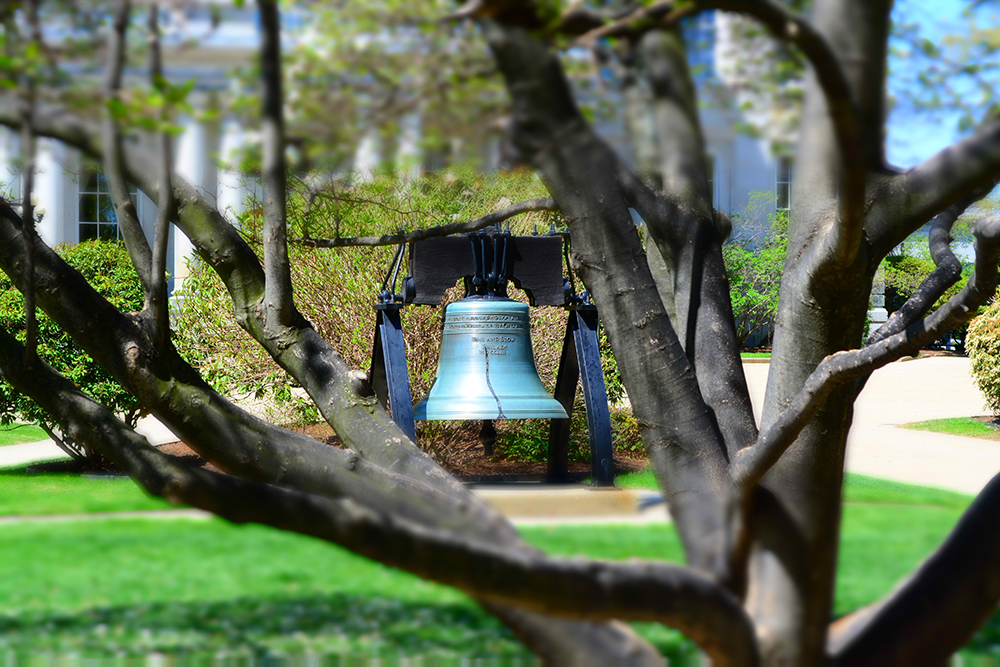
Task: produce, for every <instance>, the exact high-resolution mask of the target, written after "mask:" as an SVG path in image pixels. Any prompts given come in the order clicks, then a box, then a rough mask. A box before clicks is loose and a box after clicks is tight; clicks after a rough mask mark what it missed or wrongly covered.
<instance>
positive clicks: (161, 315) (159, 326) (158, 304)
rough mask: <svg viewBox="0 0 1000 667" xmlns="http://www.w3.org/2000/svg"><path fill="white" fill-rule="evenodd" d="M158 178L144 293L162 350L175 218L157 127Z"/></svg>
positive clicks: (155, 30)
mask: <svg viewBox="0 0 1000 667" xmlns="http://www.w3.org/2000/svg"><path fill="white" fill-rule="evenodd" d="M158 15H159V6H158V5H157V4H156V3H153V4H152V5H150V7H149V73H150V78H151V79H152V84H153V86H155V87H157V88H159V87H160V86H161V82H162V80H163V63H162V61H161V57H160V28H159V25H158ZM166 114H167V110H166V109H165V110H164V111H163V117H161V119H160V121H161V122H166V120H167V119H166ZM158 139H159V150H160V177H159V183H158V188H159V195H160V196H159V199H158V200H157V202H156V226H155V227H154V229H153V256H152V263H151V267H150V279H149V292H148V293H147V294H146V308H147V309H148V310H149V315H150V319H151V320H152V324H153V336H152V337H153V345H154V346H155V347H156V348H157V349H161V348H162V347H163V346H164V344H165V343H166V341H167V340H168V339H169V337H170V318H169V313H168V310H167V241H168V240H169V232H170V221H171V220H172V219H173V217H174V210H175V208H176V206H175V205H174V189H173V185H172V183H171V179H170V173H171V166H170V165H171V163H172V162H173V158H172V153H171V145H170V133H169V132H167V129H166V128H165V127H164V128H160V133H159V137H158Z"/></svg>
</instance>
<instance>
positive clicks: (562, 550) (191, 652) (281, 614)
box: [0, 473, 1000, 663]
mask: <svg viewBox="0 0 1000 667" xmlns="http://www.w3.org/2000/svg"><path fill="white" fill-rule="evenodd" d="M53 477H55V478H58V479H56V480H55V481H50V482H49V484H50V486H49V487H48V488H47V490H44V491H42V492H40V493H38V494H35V495H36V500H35V501H33V502H35V503H40V502H41V501H40V500H38V498H41V497H45V496H51V498H52V500H51V502H50V505H49V506H50V508H51V509H53V510H54V511H60V512H65V511H67V509H66V508H65V507H64V508H63V509H59V508H57V507H56V504H57V502H56V499H57V498H62V499H63V500H64V501H65V500H67V499H70V498H71V497H75V496H80V495H87V494H88V493H90V491H88V489H90V490H92V491H94V492H95V495H97V496H102V495H103V500H101V501H100V503H97V504H94V505H88V504H86V503H84V504H83V505H82V506H83V507H106V506H107V504H108V503H112V504H114V503H115V502H122V503H125V502H126V501H128V502H138V500H141V499H142V497H141V492H139V491H138V489H136V490H135V491H127V490H126V489H128V486H127V485H128V484H131V483H130V482H128V480H107V479H76V480H67V479H66V476H53ZM651 479H652V478H651V476H649V475H647V477H646V482H645V484H646V485H647V486H648V484H649V483H650V482H651ZM620 480H621V481H622V482H623V483H629V482H636V483H637V484H639V483H640V482H641V481H642V473H638V474H636V475H635V476H622V477H621V478H620ZM12 483H16V484H20V486H19V487H17V489H18V490H17V491H16V492H15V493H14V494H9V493H0V499H2V500H3V502H6V503H9V502H10V501H9V497H10V496H11V495H18V496H24V497H28V496H31V495H32V494H31V492H30V488H31V486H32V485H33V484H39V485H40V484H41V480H40V479H38V478H37V477H35V478H29V477H28V476H25V475H23V474H22V475H21V476H18V475H15V474H11V473H6V474H5V475H4V476H3V477H0V489H3V490H4V491H7V489H9V488H13V487H11V486H10V485H11V484H12ZM118 484H121V486H116V485H118ZM39 488H40V489H41V488H43V487H41V486H39ZM640 488H644V487H642V486H641V484H640ZM109 489H110V491H109ZM135 494H140V495H138V496H136V495H135ZM845 494H846V496H847V497H848V499H849V501H850V502H849V503H848V504H847V505H846V506H845V509H844V520H843V521H844V523H843V538H842V543H841V560H840V572H839V579H838V583H837V591H836V605H835V613H836V614H838V615H839V614H843V613H846V612H849V611H850V610H852V609H856V608H858V607H859V606H862V605H865V604H868V603H870V602H872V601H874V600H876V599H878V598H879V597H881V596H883V595H885V594H886V593H887V592H888V591H889V590H891V588H892V587H893V586H894V585H895V584H896V582H898V581H899V580H900V579H901V578H902V577H904V576H905V575H906V574H907V573H909V572H910V571H911V570H912V569H913V567H914V566H916V565H917V564H918V563H919V562H920V561H921V560H922V559H923V558H924V557H925V556H926V555H927V554H928V553H929V552H930V551H931V550H932V549H933V548H934V547H935V546H936V545H937V544H938V543H939V542H940V541H941V539H942V538H943V537H944V535H945V534H947V532H948V531H949V530H950V528H951V527H952V526H953V525H954V523H955V521H956V519H957V518H958V516H959V515H960V513H961V511H962V509H963V508H964V507H965V506H966V505H967V504H968V502H969V500H970V499H969V498H968V497H967V496H962V495H961V494H952V493H949V492H946V491H940V490H936V489H925V488H920V487H912V486H908V485H905V484H899V483H895V482H885V481H883V480H875V479H872V478H866V477H862V476H856V475H849V476H848V479H847V482H846V484H845ZM115 499H117V500H115ZM137 499H138V500H137ZM74 502H78V501H74ZM101 503H104V505H102V504H101ZM8 506H9V505H8ZM36 506H41V505H37V504H36ZM77 506H79V505H77ZM133 507H135V505H133ZM20 508H21V510H22V511H23V510H25V509H26V508H27V503H26V502H22V503H21V505H20ZM115 509H122V507H120V506H116V507H115ZM2 511H4V510H0V512H2ZM522 532H523V533H524V535H525V536H526V538H527V539H528V540H530V541H531V542H533V543H534V544H537V545H538V546H540V547H541V548H543V549H545V550H547V551H549V552H551V553H554V554H561V555H568V556H572V555H578V554H582V555H587V556H591V557H597V558H608V559H621V558H630V557H641V558H655V559H666V560H672V561H680V560H681V557H682V549H681V546H680V542H679V540H678V538H677V535H676V533H675V532H674V530H673V529H672V528H671V527H670V526H667V525H649V526H642V525H612V526H580V525H572V526H535V527H526V528H524V529H523V531H522ZM0 544H2V545H3V546H2V550H0V551H2V558H0V661H4V662H6V661H7V659H6V658H5V653H6V656H8V657H10V656H24V655H28V654H30V655H37V654H39V653H48V654H49V655H55V656H63V655H69V654H74V655H77V656H81V657H87V656H94V657H109V656H113V655H126V656H128V655H132V656H137V655H145V654H147V653H150V652H156V651H162V652H170V653H173V654H183V655H185V656H189V657H193V658H197V657H199V656H208V655H211V656H215V655H218V654H219V653H220V652H222V653H224V654H226V655H231V656H247V657H249V656H258V657H259V656H263V655H270V656H280V655H299V656H301V655H305V654H321V655H328V654H334V655H348V656H367V657H378V656H381V657H384V658H387V659H390V660H394V659H397V658H398V657H400V656H425V657H428V658H432V659H434V660H436V661H438V662H442V661H443V662H445V663H447V662H451V661H452V660H454V661H455V662H457V661H458V659H459V658H458V657H459V656H462V657H470V658H475V657H490V658H494V659H497V660H499V661H500V662H512V661H516V660H517V659H524V660H530V658H529V657H528V655H527V653H526V651H525V649H524V648H523V647H522V646H521V645H520V644H519V643H518V642H517V640H515V639H514V638H513V637H512V636H511V635H510V633H509V632H508V631H507V630H506V629H504V628H503V627H502V626H500V625H499V624H498V623H497V622H496V621H495V620H493V618H492V617H491V616H489V615H488V614H486V613H484V612H483V611H481V610H480V609H479V607H478V606H477V605H476V604H475V603H474V602H472V601H471V600H470V599H469V598H467V597H466V596H464V595H463V594H461V593H458V592H457V591H454V590H453V589H449V588H447V587H444V586H439V585H436V584H432V583H428V582H425V581H422V580H420V579H417V578H415V577H412V576H410V575H408V574H405V573H402V572H399V571H396V570H392V569H389V568H386V567H383V566H381V565H378V564H375V563H371V562H368V561H366V560H364V559H362V558H360V557H358V556H355V555H353V554H351V553H349V552H346V551H344V550H342V549H339V548H337V547H332V546H330V545H326V544H324V543H321V542H319V541H317V540H314V539H311V538H307V537H302V536H298V535H293V534H289V533H282V532H280V531H277V530H273V529H270V528H266V527H261V526H233V525H230V524H227V523H225V522H223V521H220V520H217V519H189V518H175V519H158V520H156V519H144V518H129V519H93V520H88V521H62V520H59V521H53V522H36V521H27V522H23V523H8V524H0ZM636 627H637V628H638V629H639V631H640V632H641V633H643V634H644V635H645V636H647V637H648V638H649V639H651V640H652V641H654V642H655V643H656V644H657V646H659V647H660V649H661V650H662V651H664V652H665V653H666V654H667V655H668V656H670V657H672V658H673V659H681V660H684V659H686V658H689V657H691V656H693V655H694V654H695V649H694V647H693V645H692V644H691V643H690V642H689V641H688V640H686V639H685V638H684V637H682V636H681V635H680V634H679V633H677V632H676V631H673V630H670V629H667V628H663V627H661V626H658V625H656V624H650V623H642V624H636ZM998 643H1000V619H997V618H994V619H993V621H991V623H990V624H989V625H988V627H987V628H986V629H985V630H984V631H983V632H981V633H980V635H979V636H978V637H977V638H976V640H974V641H973V643H972V644H971V645H970V648H969V649H968V650H967V651H966V652H965V653H967V654H969V655H970V656H985V655H990V656H994V657H996V656H998V655H1000V649H998V648H997V644H998Z"/></svg>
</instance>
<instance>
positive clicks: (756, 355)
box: [740, 352, 771, 359]
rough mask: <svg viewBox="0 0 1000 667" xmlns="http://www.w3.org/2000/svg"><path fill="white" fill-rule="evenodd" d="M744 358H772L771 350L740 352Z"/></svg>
mask: <svg viewBox="0 0 1000 667" xmlns="http://www.w3.org/2000/svg"><path fill="white" fill-rule="evenodd" d="M740 358H742V359H770V358H771V353H770V352H740Z"/></svg>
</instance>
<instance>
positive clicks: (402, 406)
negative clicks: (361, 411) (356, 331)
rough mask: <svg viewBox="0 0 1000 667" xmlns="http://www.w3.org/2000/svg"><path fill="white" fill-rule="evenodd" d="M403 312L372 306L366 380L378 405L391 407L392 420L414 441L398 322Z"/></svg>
mask: <svg viewBox="0 0 1000 667" xmlns="http://www.w3.org/2000/svg"><path fill="white" fill-rule="evenodd" d="M402 309H403V304H401V303H379V304H376V305H375V313H376V315H375V346H374V349H373V350H372V367H371V371H370V372H369V373H368V377H370V378H371V384H372V389H374V390H375V396H376V397H377V398H378V402H379V403H381V404H382V407H383V408H386V409H390V408H391V412H390V414H391V415H392V420H393V421H394V422H396V425H397V426H399V428H400V429H401V430H402V431H403V433H405V434H406V435H407V436H409V438H410V439H411V440H416V438H417V431H416V427H415V425H414V422H413V395H412V394H411V393H410V376H409V373H408V372H407V370H406V346H405V345H404V344H403V325H402V323H401V322H400V321H399V311H401V310H402ZM387 401H388V405H387Z"/></svg>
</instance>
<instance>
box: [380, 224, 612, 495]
mask: <svg viewBox="0 0 1000 667" xmlns="http://www.w3.org/2000/svg"><path fill="white" fill-rule="evenodd" d="M473 241H474V242H473V243H472V244H470V243H469V238H468V237H444V238H438V239H428V240H425V241H421V242H419V243H414V244H411V245H410V255H411V256H410V268H411V271H412V274H413V275H412V276H408V277H407V278H406V279H405V280H404V290H403V292H404V295H397V294H396V293H395V289H396V277H397V274H398V271H399V267H400V263H401V261H402V257H403V246H402V245H401V246H400V248H399V249H398V250H397V251H396V256H395V258H394V259H393V263H392V264H393V265H392V267H391V268H390V270H389V273H387V274H386V277H385V280H384V281H383V283H382V291H381V292H380V293H379V299H380V303H378V304H376V305H375V311H376V313H377V314H376V321H375V345H374V350H373V351H372V367H371V371H370V373H369V377H370V378H371V384H372V388H373V389H374V390H375V395H376V396H377V397H378V400H379V403H381V404H382V407H383V408H386V409H388V410H390V414H391V415H392V419H393V421H394V422H396V424H397V425H398V426H399V428H400V429H402V431H403V432H404V433H406V435H408V436H409V437H410V438H411V439H415V438H416V429H415V427H414V419H413V397H412V394H411V392H410V378H409V375H408V373H407V366H406V350H405V347H404V344H403V327H402V325H401V323H400V318H399V314H400V311H401V310H402V308H403V305H404V302H405V303H413V304H425V305H438V304H440V303H441V301H442V299H443V297H444V293H445V291H446V290H447V289H449V288H451V287H454V286H455V281H456V280H458V279H459V278H462V277H465V278H466V280H467V281H468V280H471V279H472V278H473V277H475V276H479V278H480V281H481V282H482V280H483V277H482V275H480V274H483V273H489V278H490V279H491V280H492V279H493V277H494V273H496V271H500V274H502V276H503V277H502V280H503V282H504V283H506V280H507V279H508V278H510V279H511V280H512V281H513V282H514V284H515V285H516V286H517V287H518V288H520V289H522V290H524V292H525V294H527V295H528V300H529V302H530V304H531V305H532V306H538V305H549V306H562V307H564V308H565V309H566V310H567V311H568V313H569V319H568V322H567V323H566V337H565V338H564V339H563V349H562V355H561V357H560V361H559V372H558V374H557V376H556V391H555V398H556V400H557V401H559V402H560V403H561V404H562V406H563V408H564V409H565V410H566V414H568V415H570V416H572V414H573V399H574V397H575V395H576V384H577V382H580V383H581V385H582V387H583V399H584V404H585V405H586V408H587V431H588V435H589V438H590V459H591V475H592V477H593V479H594V484H595V485H596V486H614V483H615V469H614V458H613V446H612V440H611V415H610V412H609V410H608V393H607V389H606V388H605V386H604V371H603V369H602V368H601V356H600V352H599V351H598V348H597V326H598V318H597V308H596V307H595V306H594V305H593V304H591V303H590V301H589V297H587V295H586V293H583V294H582V295H575V294H573V291H574V289H575V288H574V287H573V284H572V280H570V281H565V280H564V279H563V277H562V269H561V263H562V255H563V252H564V247H563V237H562V236H561V235H552V236H535V237H510V236H509V235H508V234H504V235H502V236H501V237H500V238H499V239H493V237H488V236H486V235H482V234H479V235H475V238H474V239H473ZM476 241H478V245H477V243H476ZM494 243H502V244H503V248H502V249H501V250H502V252H500V251H498V250H497V247H498V246H494V245H493V244H494ZM470 248H471V251H470ZM490 248H492V251H493V254H494V255H495V256H496V257H500V256H502V258H503V261H502V262H501V261H497V260H496V258H494V261H493V262H492V263H491V264H489V266H487V263H486V261H485V259H484V258H488V255H489V253H488V252H487V250H488V249H490ZM508 248H509V249H508ZM477 252H478V253H479V254H480V255H481V257H479V258H478V260H477V258H476V256H474V255H475V253H477ZM508 264H509V266H508ZM484 267H485V268H484ZM491 267H493V268H491ZM494 269H496V270H494ZM500 274H497V275H500ZM571 279H572V274H571ZM487 286H488V287H489V285H487ZM491 426H492V425H491ZM488 431H489V429H487V428H486V427H485V424H484V430H483V434H485V436H486V438H487V440H489V436H490V434H489V432H488ZM483 434H481V437H483ZM493 434H494V435H493V438H495V431H494V432H493ZM569 437H570V419H553V420H551V425H550V427H549V461H548V472H547V474H546V479H547V481H551V482H564V481H569V479H570V475H569V473H568V471H569ZM491 444H492V443H491ZM485 446H486V442H484V447H485Z"/></svg>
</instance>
